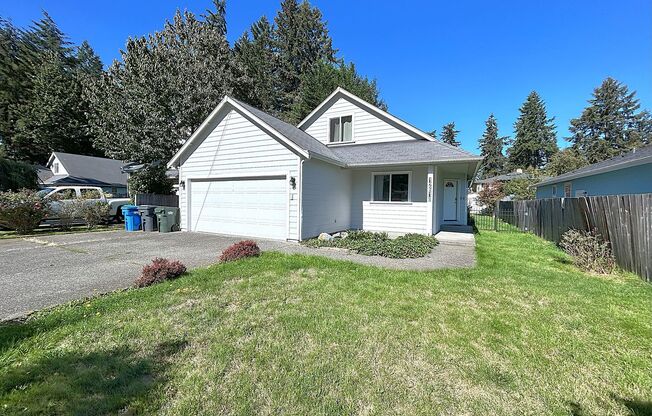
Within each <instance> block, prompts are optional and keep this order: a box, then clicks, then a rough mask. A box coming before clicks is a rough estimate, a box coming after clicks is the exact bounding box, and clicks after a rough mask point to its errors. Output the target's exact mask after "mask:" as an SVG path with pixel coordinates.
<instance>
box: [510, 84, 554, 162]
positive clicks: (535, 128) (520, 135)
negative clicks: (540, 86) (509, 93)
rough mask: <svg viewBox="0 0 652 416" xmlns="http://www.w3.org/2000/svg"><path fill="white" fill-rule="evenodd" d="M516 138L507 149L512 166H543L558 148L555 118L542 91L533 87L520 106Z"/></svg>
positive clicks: (515, 126) (515, 131)
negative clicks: (545, 101)
mask: <svg viewBox="0 0 652 416" xmlns="http://www.w3.org/2000/svg"><path fill="white" fill-rule="evenodd" d="M519 112H520V115H519V117H518V119H517V120H516V123H514V133H515V137H514V141H513V142H512V146H511V147H510V148H509V150H508V154H509V164H510V166H511V168H542V167H544V166H545V165H546V163H548V161H549V160H550V157H551V156H552V155H553V154H555V153H556V152H557V151H558V150H559V148H558V146H557V138H556V134H555V125H554V124H553V121H554V118H548V115H547V113H546V106H545V103H544V102H543V100H542V99H541V97H539V94H537V93H536V91H532V92H531V93H530V95H528V97H527V99H526V100H525V102H524V103H523V105H522V106H521V108H520V109H519Z"/></svg>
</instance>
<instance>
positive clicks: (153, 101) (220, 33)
mask: <svg viewBox="0 0 652 416" xmlns="http://www.w3.org/2000/svg"><path fill="white" fill-rule="evenodd" d="M225 29H226V24H225V20H224V3H223V2H222V1H218V2H216V3H215V10H214V11H210V12H209V13H208V14H207V15H204V16H203V19H198V18H197V17H195V15H194V14H192V13H190V12H187V11H186V12H183V13H181V12H180V11H177V13H176V14H175V16H174V19H173V20H172V21H168V22H166V23H165V25H164V27H163V29H162V30H160V31H158V32H155V33H153V34H151V35H149V36H147V37H142V38H131V39H129V40H128V41H127V45H126V47H125V49H124V51H123V52H122V60H121V62H120V61H116V62H114V63H113V64H112V65H111V66H110V67H109V69H108V72H107V73H106V74H105V75H103V76H102V77H101V78H100V79H99V81H97V82H93V83H90V84H89V85H88V86H87V88H86V94H85V96H86V97H88V99H89V100H90V103H91V104H92V109H93V113H92V117H91V127H92V130H93V132H94V133H95V135H96V145H97V146H98V147H99V148H101V149H103V150H104V151H105V152H106V153H107V155H109V156H110V157H113V158H116V159H121V160H132V161H137V162H143V163H150V162H154V161H167V160H169V159H170V158H171V157H172V155H173V154H174V153H175V152H176V151H177V150H178V149H179V147H181V145H182V144H183V143H184V142H185V141H186V140H187V139H188V138H189V137H190V135H191V134H192V132H193V131H194V130H195V129H196V128H197V127H199V125H200V124H201V122H202V121H203V120H204V119H205V118H206V115H207V114H209V113H210V112H211V111H212V110H213V108H215V106H216V105H217V103H219V101H220V100H221V99H222V98H223V97H224V95H225V94H230V93H231V88H232V85H233V76H232V71H231V63H232V59H231V57H232V56H231V50H230V48H229V44H228V42H227V40H226V32H225ZM156 174H157V173H156ZM141 180H142V181H143V182H144V183H147V180H146V178H141Z"/></svg>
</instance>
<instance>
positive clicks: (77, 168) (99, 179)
mask: <svg viewBox="0 0 652 416" xmlns="http://www.w3.org/2000/svg"><path fill="white" fill-rule="evenodd" d="M54 155H55V156H56V157H57V159H59V161H60V162H61V164H62V165H63V167H64V168H65V169H66V172H68V175H67V176H62V175H55V176H52V177H51V178H49V179H47V180H46V181H45V183H46V184H52V185H56V184H63V183H66V184H68V183H74V184H79V185H87V184H98V185H125V186H126V185H127V178H128V175H127V174H126V173H122V172H121V171H120V168H121V167H122V166H124V164H125V163H124V162H122V161H120V160H114V159H107V158H104V157H94V156H84V155H75V154H72V153H62V152H54Z"/></svg>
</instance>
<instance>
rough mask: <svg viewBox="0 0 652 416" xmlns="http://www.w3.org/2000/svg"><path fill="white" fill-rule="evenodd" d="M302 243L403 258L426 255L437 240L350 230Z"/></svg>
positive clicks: (421, 236)
mask: <svg viewBox="0 0 652 416" xmlns="http://www.w3.org/2000/svg"><path fill="white" fill-rule="evenodd" d="M304 244H305V245H307V246H309V247H338V248H345V249H348V250H351V251H354V252H356V253H358V254H363V255H365V256H383V257H390V258H394V259H405V258H417V257H423V256H426V255H428V253H430V252H431V251H432V249H433V248H435V246H436V245H437V244H438V242H437V239H436V238H435V237H433V236H428V235H423V234H405V235H403V236H400V237H397V238H395V239H391V238H389V236H388V235H387V233H374V232H370V231H351V232H349V233H348V235H347V237H346V238H335V239H332V240H318V239H311V240H308V241H306V242H305V243H304Z"/></svg>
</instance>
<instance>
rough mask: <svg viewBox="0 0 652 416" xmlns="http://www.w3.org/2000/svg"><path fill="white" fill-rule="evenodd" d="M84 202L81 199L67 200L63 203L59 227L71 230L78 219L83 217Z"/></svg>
mask: <svg viewBox="0 0 652 416" xmlns="http://www.w3.org/2000/svg"><path fill="white" fill-rule="evenodd" d="M83 209H84V203H83V201H82V200H80V199H74V200H71V201H67V202H66V203H65V204H62V205H61V209H60V210H59V215H58V216H59V228H61V229H62V230H69V229H70V228H71V227H72V225H73V223H74V222H75V220H76V219H79V218H81V213H82V210H83Z"/></svg>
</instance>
